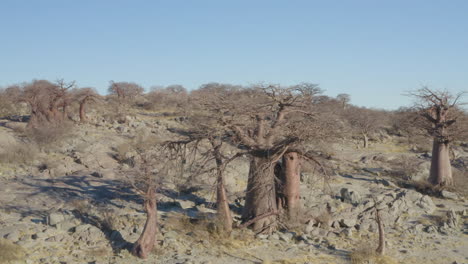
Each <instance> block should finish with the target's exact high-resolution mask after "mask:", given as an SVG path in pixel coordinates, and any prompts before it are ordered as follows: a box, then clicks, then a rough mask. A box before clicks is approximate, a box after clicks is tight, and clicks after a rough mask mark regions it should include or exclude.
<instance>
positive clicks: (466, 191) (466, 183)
mask: <svg viewBox="0 0 468 264" xmlns="http://www.w3.org/2000/svg"><path fill="white" fill-rule="evenodd" d="M452 174H453V186H451V187H449V189H450V190H452V191H454V192H456V193H458V194H460V195H461V196H464V197H468V171H466V170H459V169H455V168H452Z"/></svg>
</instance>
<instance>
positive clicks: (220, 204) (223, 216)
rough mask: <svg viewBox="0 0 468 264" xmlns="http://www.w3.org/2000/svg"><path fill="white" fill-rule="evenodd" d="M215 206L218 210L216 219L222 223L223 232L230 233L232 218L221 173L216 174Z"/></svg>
mask: <svg viewBox="0 0 468 264" xmlns="http://www.w3.org/2000/svg"><path fill="white" fill-rule="evenodd" d="M216 189H217V195H216V206H217V208H218V218H219V220H220V221H221V222H222V224H223V227H224V231H226V232H228V233H230V232H231V231H232V216H231V210H230V209H229V203H228V199H227V195H226V188H225V187H224V177H223V174H222V173H218V182H217V186H216Z"/></svg>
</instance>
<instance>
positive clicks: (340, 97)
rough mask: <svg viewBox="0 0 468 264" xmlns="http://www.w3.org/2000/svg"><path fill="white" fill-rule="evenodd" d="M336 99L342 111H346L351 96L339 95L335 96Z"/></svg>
mask: <svg viewBox="0 0 468 264" xmlns="http://www.w3.org/2000/svg"><path fill="white" fill-rule="evenodd" d="M336 99H337V100H338V101H339V102H340V103H341V107H343V110H344V109H346V106H347V105H348V103H349V102H350V101H351V96H350V95H349V94H346V93H341V94H338V95H337V96H336Z"/></svg>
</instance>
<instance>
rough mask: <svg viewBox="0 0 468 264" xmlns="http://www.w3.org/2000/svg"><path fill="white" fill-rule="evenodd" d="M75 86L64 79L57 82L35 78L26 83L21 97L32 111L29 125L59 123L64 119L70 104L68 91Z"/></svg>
mask: <svg viewBox="0 0 468 264" xmlns="http://www.w3.org/2000/svg"><path fill="white" fill-rule="evenodd" d="M74 86H75V83H74V82H71V83H65V82H64V81H63V80H59V81H57V83H51V82H49V81H46V80H34V81H32V82H31V83H27V84H25V85H24V86H23V87H22V92H21V95H20V98H19V99H20V101H22V102H26V103H27V104H28V105H29V108H30V111H31V118H30V120H29V123H28V127H37V126H39V125H44V124H52V125H57V124H59V123H60V122H61V121H63V120H64V117H65V114H66V109H67V106H68V105H69V104H70V97H69V92H68V91H69V90H70V89H71V88H73V87H74ZM60 112H62V113H60Z"/></svg>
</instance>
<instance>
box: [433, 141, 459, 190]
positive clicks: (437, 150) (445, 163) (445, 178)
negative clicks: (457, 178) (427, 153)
mask: <svg viewBox="0 0 468 264" xmlns="http://www.w3.org/2000/svg"><path fill="white" fill-rule="evenodd" d="M429 182H430V183H431V184H433V185H441V186H444V185H451V184H452V183H453V179H452V167H451V165H450V155H449V143H448V142H443V141H442V142H441V140H440V139H438V138H435V139H434V143H433V144H432V159H431V171H430V174H429Z"/></svg>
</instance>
